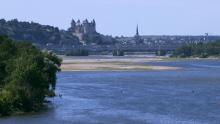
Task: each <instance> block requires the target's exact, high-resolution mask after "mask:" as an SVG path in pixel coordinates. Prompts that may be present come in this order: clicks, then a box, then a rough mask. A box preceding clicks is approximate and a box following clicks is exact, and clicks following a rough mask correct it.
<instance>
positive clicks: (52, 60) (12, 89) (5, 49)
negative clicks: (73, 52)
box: [0, 36, 61, 116]
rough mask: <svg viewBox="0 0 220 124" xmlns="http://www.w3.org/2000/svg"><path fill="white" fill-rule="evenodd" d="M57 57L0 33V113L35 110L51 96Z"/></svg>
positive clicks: (57, 69) (57, 61) (57, 68)
mask: <svg viewBox="0 0 220 124" xmlns="http://www.w3.org/2000/svg"><path fill="white" fill-rule="evenodd" d="M60 65H61V59H59V58H58V57H57V56H56V55H54V54H52V53H46V52H41V51H40V50H38V49H36V48H35V47H34V46H32V45H31V44H29V43H25V42H15V41H13V40H11V39H9V38H7V37H2V36H0V116H5V115H10V114H12V113H17V112H30V111H37V110H39V108H41V107H42V106H43V102H44V100H45V97H46V96H53V95H54V90H55V86H56V73H57V72H58V71H60V68H59V67H60Z"/></svg>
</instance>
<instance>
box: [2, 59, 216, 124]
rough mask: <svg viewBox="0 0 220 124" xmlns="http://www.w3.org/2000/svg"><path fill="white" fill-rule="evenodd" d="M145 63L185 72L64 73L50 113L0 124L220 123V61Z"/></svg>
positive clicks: (14, 119) (59, 81) (13, 118)
mask: <svg viewBox="0 0 220 124" xmlns="http://www.w3.org/2000/svg"><path fill="white" fill-rule="evenodd" d="M143 64H150V65H165V66H166V65H168V66H175V67H182V68H183V69H181V70H173V71H130V72H126V71H124V72H61V73H59V74H58V75H57V77H58V82H57V90H56V92H57V94H62V97H61V96H60V97H56V98H53V99H51V101H52V102H51V103H50V104H49V105H48V106H49V108H48V110H47V111H45V112H41V113H37V114H33V115H26V116H24V115H23V116H14V117H7V118H1V119H0V124H220V60H184V61H175V62H153V63H143Z"/></svg>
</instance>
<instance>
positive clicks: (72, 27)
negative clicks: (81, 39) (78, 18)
mask: <svg viewBox="0 0 220 124" xmlns="http://www.w3.org/2000/svg"><path fill="white" fill-rule="evenodd" d="M68 30H69V31H71V32H75V30H76V22H75V20H74V19H73V20H72V22H71V27H70V28H69V29H68Z"/></svg>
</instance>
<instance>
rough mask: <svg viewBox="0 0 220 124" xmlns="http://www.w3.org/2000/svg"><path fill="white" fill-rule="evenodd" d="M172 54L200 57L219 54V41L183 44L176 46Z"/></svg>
mask: <svg viewBox="0 0 220 124" xmlns="http://www.w3.org/2000/svg"><path fill="white" fill-rule="evenodd" d="M173 56H175V57H201V58H205V57H209V56H220V41H216V42H209V43H197V44H195V43H194V44H188V45H184V46H181V47H179V48H177V49H176V50H175V52H174V54H173Z"/></svg>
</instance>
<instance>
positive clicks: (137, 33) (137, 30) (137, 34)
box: [136, 25, 139, 36]
mask: <svg viewBox="0 0 220 124" xmlns="http://www.w3.org/2000/svg"><path fill="white" fill-rule="evenodd" d="M136 36H139V29H138V25H137V28H136Z"/></svg>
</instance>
